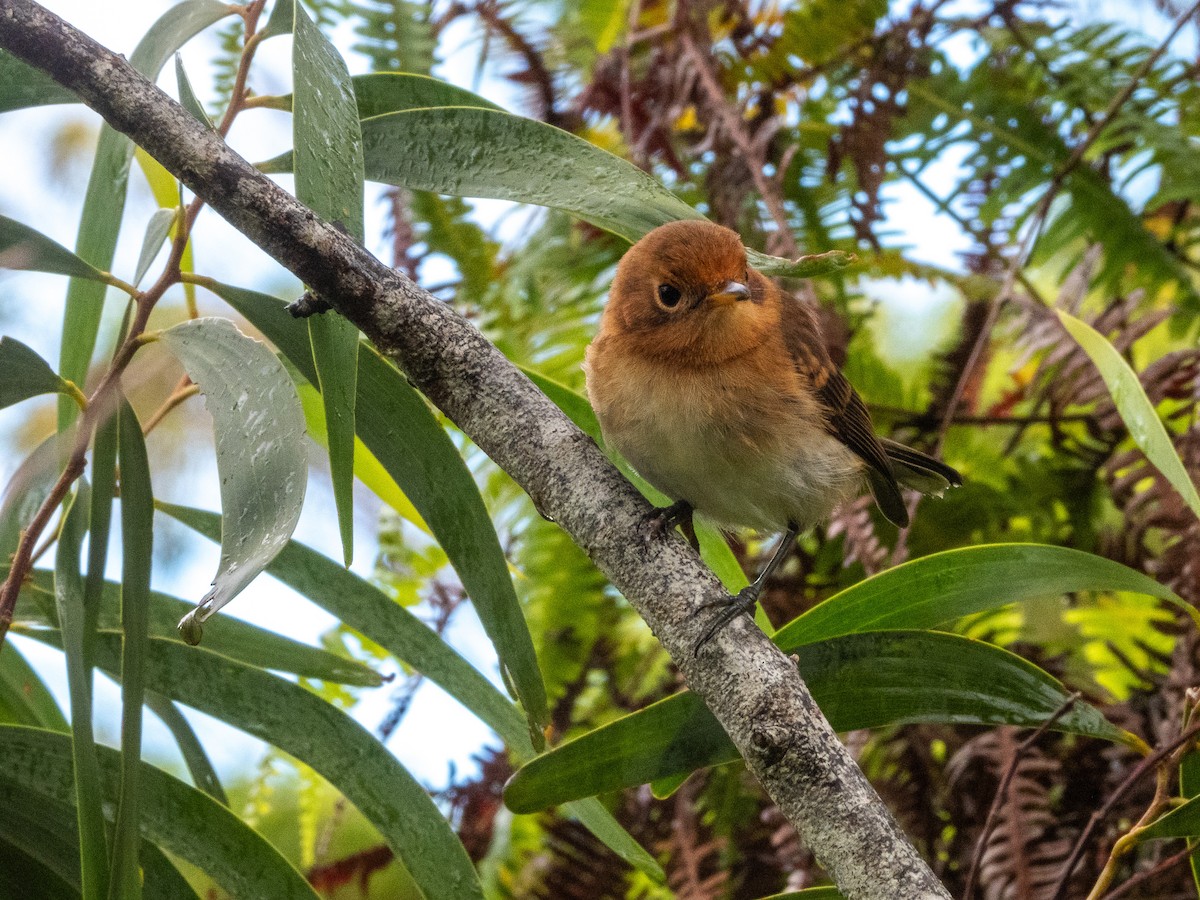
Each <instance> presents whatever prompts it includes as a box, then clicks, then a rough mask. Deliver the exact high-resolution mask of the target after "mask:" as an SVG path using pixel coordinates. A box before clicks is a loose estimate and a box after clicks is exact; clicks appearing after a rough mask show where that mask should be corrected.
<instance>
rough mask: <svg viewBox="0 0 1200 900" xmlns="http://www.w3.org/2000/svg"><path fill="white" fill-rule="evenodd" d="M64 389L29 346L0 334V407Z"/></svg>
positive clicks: (62, 384)
mask: <svg viewBox="0 0 1200 900" xmlns="http://www.w3.org/2000/svg"><path fill="white" fill-rule="evenodd" d="M66 388H67V386H66V384H65V383H64V382H63V380H62V379H61V378H59V377H58V376H57V375H55V374H54V370H53V369H51V368H50V364H49V363H47V362H46V361H45V360H44V359H42V358H41V357H40V356H38V355H37V353H35V352H34V351H33V350H32V349H30V348H29V347H27V346H26V345H25V344H22V343H21V342H20V341H18V340H16V339H14V338H10V337H0V409H3V408H4V407H6V406H12V405H13V404H14V403H20V402H21V401H22V400H28V399H29V398H30V397H36V396H37V395H38V394H52V393H54V392H55V391H65V390H66Z"/></svg>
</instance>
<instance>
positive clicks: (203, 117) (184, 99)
mask: <svg viewBox="0 0 1200 900" xmlns="http://www.w3.org/2000/svg"><path fill="white" fill-rule="evenodd" d="M175 83H176V85H177V86H178V88H179V105H180V106H182V107H183V108H184V109H186V110H187V111H188V112H190V113H191V114H192V116H193V117H194V118H195V119H196V121H197V122H199V123H200V124H201V125H203V126H204V127H205V128H207V129H208V130H209V131H215V130H216V129H215V128H214V127H213V123H212V119H210V118H209V117H208V113H206V112H205V111H204V104H203V103H201V102H200V100H199V98H198V97H197V96H196V92H195V91H194V90H192V82H191V80H190V79H189V78H188V76H187V72H186V71H184V68H183V57H182V56H180V55H179V54H178V53H176V54H175Z"/></svg>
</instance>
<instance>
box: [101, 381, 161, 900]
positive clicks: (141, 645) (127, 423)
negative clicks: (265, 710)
mask: <svg viewBox="0 0 1200 900" xmlns="http://www.w3.org/2000/svg"><path fill="white" fill-rule="evenodd" d="M117 415H118V427H117V458H118V460H119V462H120V466H121V788H120V794H119V799H118V803H117V818H116V827H115V828H114V833H113V850H112V876H111V880H110V881H109V886H108V890H109V893H108V896H109V900H126V898H130V900H136V898H138V897H140V896H141V893H142V891H141V884H142V883H141V876H140V873H139V871H138V846H139V845H140V844H141V834H140V831H139V830H138V829H139V822H140V820H141V804H142V798H141V771H142V769H141V759H142V701H143V699H144V697H145V693H146V682H145V651H146V641H147V640H148V639H149V619H150V614H149V612H148V608H149V605H150V560H151V557H152V556H153V552H154V527H153V520H154V493H153V491H152V490H151V487H150V462H149V460H148V459H147V458H146V443H145V441H144V440H143V439H142V426H141V423H140V422H138V419H137V416H136V415H135V414H134V412H133V407H132V406H130V405H129V402H128V401H127V400H125V399H124V398H122V399H121V405H120V409H119V410H118V413H117Z"/></svg>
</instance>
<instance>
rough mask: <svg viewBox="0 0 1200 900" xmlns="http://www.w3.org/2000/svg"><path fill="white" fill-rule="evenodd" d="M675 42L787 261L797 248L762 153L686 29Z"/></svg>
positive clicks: (705, 56) (777, 250) (796, 251)
mask: <svg viewBox="0 0 1200 900" xmlns="http://www.w3.org/2000/svg"><path fill="white" fill-rule="evenodd" d="M679 40H680V43H681V44H682V46H683V50H684V52H685V53H686V54H687V55H688V57H690V58H691V61H692V65H693V66H694V67H695V69H696V73H697V74H698V75H699V76H700V83H701V85H703V87H704V91H705V93H707V94H708V99H709V103H710V104H711V106H712V109H713V111H714V112H715V113H716V114H717V115H718V116H719V117H720V118H721V120H722V122H723V123H724V125H725V130H726V131H727V132H728V133H729V136H730V137H731V138H732V139H733V142H734V143H735V144H736V145H737V148H738V151H739V152H740V153H741V154H742V161H743V162H744V163H745V164H746V168H747V169H749V170H750V177H751V179H753V181H754V187H755V188H756V189H757V190H758V194H759V196H760V197H761V198H762V201H763V204H764V205H765V206H766V207H767V212H769V213H770V214H771V218H772V219H774V220H775V235H774V236H773V244H774V247H775V251H776V252H777V253H782V254H783V255H784V256H788V257H795V256H799V254H800V247H799V245H798V244H797V243H796V236H795V235H794V234H792V226H791V223H790V222H789V220H788V214H787V210H786V209H785V208H784V205H783V197H782V196H781V195H780V193H779V190H778V185H776V184H775V183H774V182H773V181H772V180H771V179H770V178H768V177H767V175H766V173H765V172H764V171H763V168H764V167H765V166H766V162H767V161H766V159H765V152H760V151H759V150H758V148H757V147H755V146H754V141H753V140H752V139H751V138H750V135H749V133H748V132H747V131H746V123H745V120H744V119H743V118H742V116H741V115H740V114H739V112H738V110H737V109H736V108H735V107H734V106H732V105H731V104H730V103H729V101H728V100H726V98H725V90H724V88H722V87H721V83H720V82H719V81H717V76H716V73H715V72H713V69H712V64H711V57H710V56H708V55H705V53H704V52H702V51H701V49H700V47H699V46H698V45H697V44H696V39H695V38H694V37H692V34H691V32H690V31H689V30H688V28H687V27H686V25H685V26H684V27H682V28H680V29H679ZM764 150H765V148H764Z"/></svg>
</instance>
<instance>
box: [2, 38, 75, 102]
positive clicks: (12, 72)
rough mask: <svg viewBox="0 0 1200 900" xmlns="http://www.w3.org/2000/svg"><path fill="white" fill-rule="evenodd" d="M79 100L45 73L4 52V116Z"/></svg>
mask: <svg viewBox="0 0 1200 900" xmlns="http://www.w3.org/2000/svg"><path fill="white" fill-rule="evenodd" d="M78 102H80V101H79V98H78V97H76V96H75V95H74V94H73V93H71V92H70V91H68V90H67V89H66V88H65V87H63V86H62V85H61V84H59V83H58V82H57V81H55V80H54V79H53V78H51V77H50V76H49V75H47V74H46V73H45V72H43V71H42V70H41V69H35V68H34V67H33V66H31V65H28V64H26V63H25V62H23V61H22V60H19V59H17V58H16V57H15V56H13V55H12V54H11V53H9V52H8V51H6V50H0V113H6V112H12V111H13V110H15V109H28V108H30V107H32V106H48V105H50V104H53V103H78Z"/></svg>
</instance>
